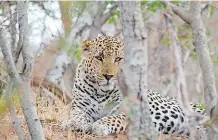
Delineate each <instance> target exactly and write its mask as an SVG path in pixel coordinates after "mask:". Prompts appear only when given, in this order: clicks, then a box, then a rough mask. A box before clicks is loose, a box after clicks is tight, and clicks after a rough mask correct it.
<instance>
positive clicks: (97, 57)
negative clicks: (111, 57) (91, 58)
mask: <svg viewBox="0 0 218 140" xmlns="http://www.w3.org/2000/svg"><path fill="white" fill-rule="evenodd" d="M95 58H96V59H98V60H99V61H103V59H102V57H101V56H95Z"/></svg>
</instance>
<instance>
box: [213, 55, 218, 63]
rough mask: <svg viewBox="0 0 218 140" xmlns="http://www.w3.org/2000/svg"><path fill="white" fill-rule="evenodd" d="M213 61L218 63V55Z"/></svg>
mask: <svg viewBox="0 0 218 140" xmlns="http://www.w3.org/2000/svg"><path fill="white" fill-rule="evenodd" d="M213 63H215V64H217V63H218V56H217V57H216V58H215V60H214V61H213Z"/></svg>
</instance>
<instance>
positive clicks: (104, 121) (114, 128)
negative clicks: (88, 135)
mask: <svg viewBox="0 0 218 140" xmlns="http://www.w3.org/2000/svg"><path fill="white" fill-rule="evenodd" d="M127 124H128V120H127V116H126V115H125V114H124V113H120V114H114V115H109V116H105V117H103V118H101V119H99V120H97V121H96V122H94V123H93V124H92V133H93V134H95V135H100V136H104V135H108V134H113V133H121V132H124V131H125V130H126V127H127Z"/></svg>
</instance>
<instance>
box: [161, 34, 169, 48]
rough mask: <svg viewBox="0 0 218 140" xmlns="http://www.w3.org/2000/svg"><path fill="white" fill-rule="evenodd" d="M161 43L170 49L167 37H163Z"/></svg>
mask: <svg viewBox="0 0 218 140" xmlns="http://www.w3.org/2000/svg"><path fill="white" fill-rule="evenodd" d="M162 43H163V44H164V45H166V46H167V47H168V48H170V38H169V36H168V35H167V36H165V38H164V39H163V41H162Z"/></svg>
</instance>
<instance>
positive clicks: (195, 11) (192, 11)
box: [163, 1, 218, 139]
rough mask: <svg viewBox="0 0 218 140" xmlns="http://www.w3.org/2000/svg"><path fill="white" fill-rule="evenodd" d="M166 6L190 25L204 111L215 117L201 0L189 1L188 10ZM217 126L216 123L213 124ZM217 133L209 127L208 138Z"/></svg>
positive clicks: (212, 83) (212, 73)
mask: <svg viewBox="0 0 218 140" xmlns="http://www.w3.org/2000/svg"><path fill="white" fill-rule="evenodd" d="M163 3H164V4H165V5H166V6H168V7H170V8H172V11H173V12H174V13H175V14H177V15H178V16H179V17H181V19H183V20H184V21H185V22H186V23H188V24H189V25H190V26H191V29H192V35H193V44H194V46H195V48H196V53H197V56H198V59H199V63H200V66H201V70H202V75H203V82H204V100H205V103H206V113H207V114H208V115H210V117H216V115H217V114H218V104H217V98H218V97H217V91H216V83H215V76H214V71H213V63H212V60H211V56H210V51H209V46H208V43H207V36H206V31H205V27H204V23H203V20H202V18H201V2H200V1H191V2H190V8H189V10H185V9H183V8H181V7H178V6H175V5H173V4H172V3H169V2H163ZM215 126H217V124H216V125H215ZM217 137H218V135H217V134H216V132H215V131H212V129H209V133H208V138H209V139H216V138H217Z"/></svg>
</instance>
